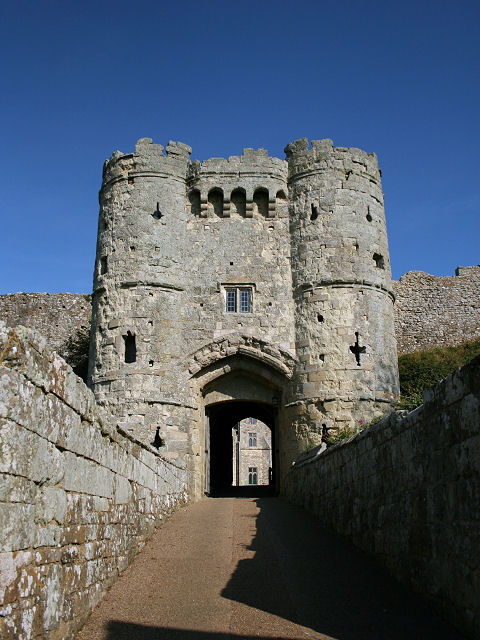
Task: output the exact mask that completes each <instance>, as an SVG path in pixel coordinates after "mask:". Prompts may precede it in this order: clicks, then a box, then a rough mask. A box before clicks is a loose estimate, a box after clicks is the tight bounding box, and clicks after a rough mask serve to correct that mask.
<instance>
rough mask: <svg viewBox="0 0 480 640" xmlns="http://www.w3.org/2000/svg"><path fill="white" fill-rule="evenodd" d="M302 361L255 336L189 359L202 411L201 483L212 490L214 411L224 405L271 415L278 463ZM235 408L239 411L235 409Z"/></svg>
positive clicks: (223, 342) (230, 339) (235, 338)
mask: <svg viewBox="0 0 480 640" xmlns="http://www.w3.org/2000/svg"><path fill="white" fill-rule="evenodd" d="M295 363H296V359H295V357H294V356H293V354H292V353H290V352H288V351H286V350H284V349H281V348H279V347H277V346H274V345H271V344H269V343H267V342H266V341H264V340H262V339H259V338H255V337H252V336H246V335H239V334H232V335H229V336H225V337H222V338H219V339H217V340H215V341H213V342H211V343H209V344H206V345H204V346H203V347H201V348H200V349H197V350H196V351H195V352H194V353H192V354H190V355H189V356H188V357H187V365H188V371H189V374H190V393H191V398H192V403H193V404H194V405H195V406H196V407H197V409H198V411H197V417H198V422H197V427H196V441H197V452H196V454H195V457H194V459H195V469H194V474H195V485H196V487H197V494H198V495H200V494H201V493H203V492H208V490H209V478H210V476H209V471H208V468H209V464H210V460H209V455H210V454H209V452H210V424H209V412H210V410H211V409H212V408H214V407H216V408H218V407H219V406H221V405H225V406H228V405H229V403H230V405H231V406H232V408H233V407H234V406H236V407H237V408H238V405H239V403H240V404H241V403H249V404H250V406H252V407H253V406H256V407H257V409H258V411H261V410H262V407H263V410H265V411H268V412H270V414H271V416H272V418H271V426H272V435H273V440H274V441H275V446H276V451H275V455H276V459H277V467H276V468H277V483H276V484H277V488H278V469H279V468H280V463H279V462H278V461H279V460H280V458H281V456H282V453H283V451H282V448H285V446H286V444H285V443H286V438H285V434H286V433H287V431H288V425H287V419H286V414H285V410H284V406H285V404H286V403H287V402H288V395H289V389H290V381H291V378H292V375H293V371H294V366H295ZM232 410H233V409H232Z"/></svg>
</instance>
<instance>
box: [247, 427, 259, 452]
mask: <svg viewBox="0 0 480 640" xmlns="http://www.w3.org/2000/svg"><path fill="white" fill-rule="evenodd" d="M256 446H257V434H256V433H255V432H253V431H252V432H250V433H249V434H248V447H249V449H255V448H256Z"/></svg>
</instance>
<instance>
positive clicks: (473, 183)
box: [0, 0, 480, 293]
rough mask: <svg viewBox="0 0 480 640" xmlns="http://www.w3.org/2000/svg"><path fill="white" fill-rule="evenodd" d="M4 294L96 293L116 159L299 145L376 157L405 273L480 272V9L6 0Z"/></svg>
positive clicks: (1, 22) (1, 103) (320, 0)
mask: <svg viewBox="0 0 480 640" xmlns="http://www.w3.org/2000/svg"><path fill="white" fill-rule="evenodd" d="M0 47H1V49H2V52H1V54H2V62H3V64H2V76H1V86H2V96H1V100H0V114H1V140H2V154H1V159H0V163H1V180H2V185H1V189H0V212H1V229H2V235H1V237H2V240H3V241H2V245H1V246H2V248H1V251H0V293H7V292H14V291H47V292H56V291H71V292H90V291H91V287H92V273H93V263H94V258H95V242H96V230H97V216H98V189H99V188H100V184H101V171H102V164H103V161H104V160H105V158H106V157H109V156H110V155H111V153H112V152H113V151H114V150H115V149H119V150H121V151H123V152H125V153H127V152H131V151H133V149H134V145H135V141H136V140H137V139H138V138H140V137H151V138H153V139H154V141H155V142H158V143H161V144H166V143H167V142H168V140H169V139H172V140H180V141H182V142H185V143H187V144H189V145H190V146H192V147H193V153H192V158H198V159H200V160H204V159H206V158H208V157H211V156H216V157H218V156H229V155H236V154H240V153H241V151H242V149H243V147H265V148H267V149H268V150H269V151H270V153H271V154H272V155H276V156H279V157H284V156H283V148H284V147H285V145H286V144H287V143H288V142H290V141H292V140H295V139H297V138H301V137H308V138H310V139H319V138H332V139H333V141H334V144H335V145H336V146H352V147H360V148H362V149H364V150H366V151H375V153H377V155H378V157H379V162H380V167H381V168H382V172H383V188H384V192H385V195H386V198H385V207H386V214H387V226H388V231H389V242H390V254H391V263H392V271H393V276H394V278H399V277H400V275H401V274H403V273H405V272H406V271H409V270H411V269H419V270H422V271H427V272H428V273H432V274H435V275H453V273H454V269H455V267H456V266H457V265H473V264H478V263H480V250H479V230H480V224H479V219H480V179H479V152H480V135H479V128H480V125H479V120H480V3H479V2H478V0H475V1H474V0H472V1H469V0H456V2H451V1H449V2H446V1H444V0H436V1H433V0H431V1H429V2H427V1H426V0H415V1H413V0H403V1H402V2H398V3H393V2H388V0H387V1H385V0H383V1H380V0H311V1H306V0H295V1H291V0H290V1H289V2H282V1H281V0H275V1H273V0H256V1H252V0H237V1H235V2H233V1H230V0H223V1H217V0H203V1H199V0H196V1H191V0H183V1H182V2H173V1H172V0H157V1H155V2H153V1H147V0H136V1H135V2H132V1H129V2H126V1H125V0H115V2H113V1H110V0H105V1H102V0H95V1H92V0H82V2H79V1H77V2H72V1H68V0H61V1H54V0H35V1H28V2H27V1H25V0H15V2H14V1H13V0H10V2H5V3H4V5H3V7H2V15H1V18H0Z"/></svg>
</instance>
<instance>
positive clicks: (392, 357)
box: [90, 139, 398, 495]
mask: <svg viewBox="0 0 480 640" xmlns="http://www.w3.org/2000/svg"><path fill="white" fill-rule="evenodd" d="M285 151H286V161H284V160H280V159H279V158H272V157H269V155H268V152H267V151H266V150H265V149H257V150H255V149H245V150H244V152H243V154H242V155H241V156H232V157H230V158H228V159H223V158H211V159H209V160H206V161H205V162H198V161H194V162H190V158H189V154H190V148H189V147H187V146H186V145H183V144H181V143H169V144H168V146H167V147H166V149H165V150H164V149H163V147H162V146H161V145H157V144H154V143H153V142H152V140H150V139H142V140H140V141H139V142H138V143H137V145H136V148H135V152H134V153H133V154H121V153H115V154H114V155H113V156H112V157H111V158H110V160H108V161H107V162H106V163H105V166H104V173H103V184H102V189H101V192H100V216H99V236H98V243H97V258H96V267H95V275H94V285H93V304H92V331H91V354H92V359H91V362H90V382H91V386H92V389H93V390H94V392H95V395H96V398H97V401H98V402H99V404H101V405H102V406H104V407H105V408H106V409H107V410H108V411H111V412H112V413H113V414H114V415H115V416H117V418H118V419H119V421H120V423H121V425H122V428H123V429H125V430H126V431H127V432H129V433H133V434H135V435H136V436H137V437H139V438H141V439H142V440H143V441H144V442H147V443H151V442H152V441H153V440H154V437H155V434H157V438H159V447H160V450H161V451H166V452H168V453H170V454H174V455H180V456H182V458H183V459H185V460H186V461H187V464H188V466H189V468H190V469H191V470H192V472H193V473H194V475H195V478H196V489H195V491H196V494H197V495H200V493H201V492H202V491H203V490H204V489H206V487H205V486H204V481H205V478H204V477H203V476H204V468H205V424H204V423H205V420H204V417H205V407H206V406H207V404H208V403H210V404H214V403H216V402H222V401H225V400H228V399H232V398H231V397H229V395H228V394H229V393H231V392H232V389H233V385H231V386H230V388H229V389H226V384H225V385H224V384H223V382H222V381H220V376H216V372H218V371H219V370H220V369H221V372H222V376H224V377H228V376H229V375H230V374H231V373H234V374H235V375H236V376H237V377H238V378H240V377H241V376H243V378H244V379H243V381H242V383H241V384H240V383H239V384H238V385H237V395H236V396H235V399H237V400H250V401H252V402H253V401H256V402H260V396H261V395H262V393H263V398H262V400H263V401H264V402H265V401H267V402H268V403H269V404H271V403H272V397H275V399H276V401H277V405H276V407H277V409H276V411H277V413H278V430H279V437H278V444H279V466H280V474H283V473H285V471H286V469H287V468H288V466H289V465H290V463H291V462H292V460H293V459H294V458H295V457H296V455H298V453H299V451H300V450H301V449H302V448H303V446H304V444H305V441H309V440H310V439H317V440H318V439H319V438H321V430H322V426H321V425H322V424H327V423H328V425H329V427H330V428H337V429H344V428H346V427H347V426H350V427H356V426H357V423H358V421H359V420H360V419H365V418H368V417H373V416H375V415H378V414H379V413H382V412H383V411H384V410H385V407H386V406H388V405H389V404H390V403H391V402H392V401H393V400H394V399H395V398H396V396H397V394H398V374H397V365H396V347H395V337H394V330H393V294H392V291H391V277H390V265H389V257H388V246H387V236H386V226H385V214H384V209H383V194H382V190H381V179H380V171H379V168H378V165H377V159H376V156H375V155H374V154H368V153H365V152H363V151H360V150H359V149H347V148H334V147H333V143H332V142H331V140H327V141H325V140H323V141H322V140H320V141H312V143H311V145H310V144H309V142H308V141H307V140H306V139H305V140H302V141H296V142H294V143H292V144H290V145H288V146H287V148H286V150H285ZM242 296H243V297H242ZM227 298H228V300H229V301H230V302H229V303H228V305H227ZM359 355H360V357H357V356H359ZM307 368H308V369H307ZM217 377H218V378H219V383H218V385H219V386H220V385H221V386H222V389H219V388H217V389H216V390H215V391H213V390H212V393H211V394H210V395H209V396H208V398H206V394H204V393H203V389H204V387H206V386H208V385H210V384H211V383H212V382H213V380H215V379H216V378H217ZM254 378H256V379H258V378H260V379H261V380H262V385H263V386H262V388H261V389H260V388H258V389H254V388H253V387H254V384H252V383H251V382H250V385H249V384H248V380H250V381H251V380H253V379H254ZM242 385H243V386H242ZM257 386H258V385H257ZM239 389H242V392H243V396H240V395H239V394H240V391H239ZM268 395H269V398H268V400H267V396H268ZM312 403H313V404H315V406H316V408H317V411H318V412H319V413H321V415H322V418H323V421H324V422H323V423H322V422H320V421H319V420H318V419H315V420H313V419H312V418H311V417H310V416H311V413H310V412H307V411H305V407H306V406H307V405H310V404H312ZM319 424H320V427H319ZM145 482H146V483H148V485H149V486H150V482H151V480H147V479H145ZM207 490H208V489H207Z"/></svg>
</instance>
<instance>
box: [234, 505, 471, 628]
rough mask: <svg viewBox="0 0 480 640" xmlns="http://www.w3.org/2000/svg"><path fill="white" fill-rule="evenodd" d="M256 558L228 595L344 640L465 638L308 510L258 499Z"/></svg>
mask: <svg viewBox="0 0 480 640" xmlns="http://www.w3.org/2000/svg"><path fill="white" fill-rule="evenodd" d="M256 502H257V506H258V507H259V508H260V511H259V513H258V516H257V518H256V535H255V538H254V540H253V543H252V545H251V550H252V551H254V552H255V555H254V556H253V558H249V559H245V560H240V562H239V563H238V565H237V567H236V570H235V572H234V574H233V575H232V578H231V579H230V581H229V582H228V584H227V585H226V587H225V589H224V590H223V591H222V596H223V597H224V598H228V599H230V600H234V601H236V602H241V603H243V604H246V605H248V606H249V607H254V608H257V609H260V610H262V611H267V612H269V613H273V614H274V615H276V616H279V617H282V618H284V619H287V620H291V621H292V622H295V623H297V624H300V625H302V626H305V627H309V628H311V629H314V630H315V631H317V632H319V633H322V634H326V635H327V636H328V637H332V638H338V639H339V640H372V639H375V640H377V639H378V640H407V639H408V640H415V639H418V640H428V639H430V638H431V639H432V640H433V639H435V640H460V639H461V638H463V636H461V635H459V634H458V632H456V631H455V630H454V629H453V628H452V627H450V625H448V624H447V623H446V622H444V621H443V620H441V619H440V617H439V616H438V615H437V614H435V613H434V612H433V611H432V610H431V609H430V607H429V606H428V605H427V604H425V603H423V602H421V601H419V600H418V599H417V598H415V597H414V596H412V595H411V594H410V593H408V592H406V591H405V590H404V589H403V588H402V587H401V585H399V584H398V583H397V582H396V581H395V580H393V579H392V578H391V577H390V576H389V575H388V574H387V572H386V571H385V570H383V569H382V568H381V567H380V566H379V565H378V564H376V562H375V561H373V560H372V559H371V558H369V557H368V556H367V555H365V554H364V553H362V552H361V551H360V550H358V549H356V548H355V547H353V546H352V545H350V544H349V543H348V542H346V541H344V540H343V539H341V538H340V537H339V536H337V535H336V534H334V533H331V532H329V531H328V530H326V529H324V528H323V527H322V526H321V525H320V523H319V522H318V521H317V520H315V519H314V518H313V517H312V516H311V515H310V514H308V513H307V512H306V511H304V510H303V509H300V508H297V507H294V506H292V505H290V504H288V503H286V502H285V501H283V500H281V499H273V498H259V499H258V500H257V501H256Z"/></svg>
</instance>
